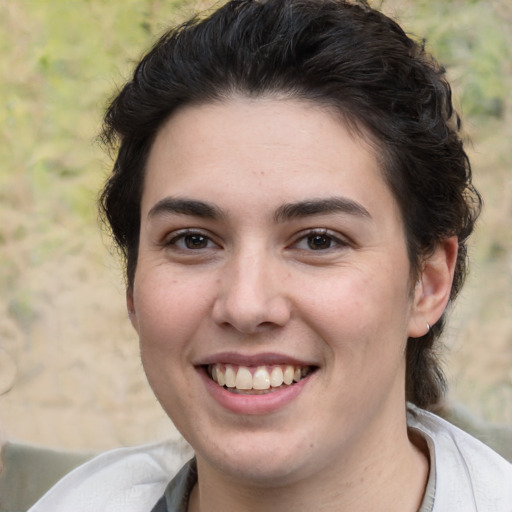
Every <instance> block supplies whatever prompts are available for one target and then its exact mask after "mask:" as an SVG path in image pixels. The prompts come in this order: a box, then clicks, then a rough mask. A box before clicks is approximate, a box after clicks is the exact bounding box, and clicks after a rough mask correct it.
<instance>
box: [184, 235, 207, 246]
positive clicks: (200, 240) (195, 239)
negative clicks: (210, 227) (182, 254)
mask: <svg viewBox="0 0 512 512" xmlns="http://www.w3.org/2000/svg"><path fill="white" fill-rule="evenodd" d="M208 241H209V240H208V238H207V237H206V236H203V235H187V236H185V237H183V243H184V244H185V247H186V248H187V249H206V247H208Z"/></svg>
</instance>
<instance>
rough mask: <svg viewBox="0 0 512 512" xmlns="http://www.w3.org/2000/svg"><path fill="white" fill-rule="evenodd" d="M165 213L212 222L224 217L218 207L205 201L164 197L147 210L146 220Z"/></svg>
mask: <svg viewBox="0 0 512 512" xmlns="http://www.w3.org/2000/svg"><path fill="white" fill-rule="evenodd" d="M167 213H174V214H178V215H192V216H194V217H201V218H203V219H212V220H218V219H221V218H223V217H224V213H223V212H222V210H221V209H220V208H219V207H217V206H215V205H213V204H210V203H207V202H205V201H198V200H195V199H185V198H179V197H165V198H164V199H162V200H160V201H158V203H156V204H155V205H154V206H153V207H152V208H151V210H149V213H148V218H150V219H151V218H153V217H156V216H158V215H165V214H167Z"/></svg>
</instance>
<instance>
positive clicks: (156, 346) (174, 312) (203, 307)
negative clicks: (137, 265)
mask: <svg viewBox="0 0 512 512" xmlns="http://www.w3.org/2000/svg"><path fill="white" fill-rule="evenodd" d="M136 284H139V286H136V288H135V295H134V303H135V310H136V312H137V322H138V325H139V329H138V332H139V337H140V343H141V350H142V351H146V352H148V351H152V352H155V354H156V353H158V354H156V355H158V356H160V355H161V354H160V353H166V354H167V353H169V352H173V353H175V352H178V351H183V350H184V347H186V346H187V343H188V342H189V341H190V339H192V338H193V336H194V333H195V332H196V331H197V330H198V329H199V328H200V326H201V325H202V323H203V322H204V321H205V318H206V316H207V312H208V308H209V307H210V306H209V304H210V302H211V301H210V300H209V298H208V293H207V289H208V287H206V286H205V283H204V281H202V282H197V280H194V279H187V280H180V279H178V278H176V277H170V276H168V275H166V274H165V272H160V273H154V274H153V275H147V276H144V275H142V274H141V277H140V280H139V283H136ZM176 355H178V354H176ZM180 355H183V354H180Z"/></svg>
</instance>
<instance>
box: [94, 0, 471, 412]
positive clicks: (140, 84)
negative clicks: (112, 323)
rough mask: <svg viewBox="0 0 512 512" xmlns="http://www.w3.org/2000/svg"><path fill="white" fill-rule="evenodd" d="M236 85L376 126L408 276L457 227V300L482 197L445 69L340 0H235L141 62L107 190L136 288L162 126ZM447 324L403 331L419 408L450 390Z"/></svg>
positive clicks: (119, 100)
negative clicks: (440, 355) (439, 348)
mask: <svg viewBox="0 0 512 512" xmlns="http://www.w3.org/2000/svg"><path fill="white" fill-rule="evenodd" d="M233 94H242V95H246V96H251V97H257V96H262V95H274V94H279V95H285V96H288V97H290V98H297V99H305V100H308V101H313V102H317V103H321V104H323V105H326V106H328V107H329V108H331V109H332V110H333V111H336V112H338V113H339V114H341V116H342V117H343V119H344V121H345V122H347V123H348V124H349V126H351V127H353V128H355V129H357V130H358V131H359V132H360V133H361V134H369V137H370V138H371V139H372V141H373V142H374V144H376V146H377V147H378V150H379V153H380V155H381V156H382V162H383V172H384V174H385V177H386V179H387V181H388V184H389V186H390V188H391V190H392V191H393V193H394V195H395V198H396V200H397V202H398V204H399V206H400V209H401V212H402V215H403V220H404V224H405V229H406V237H407V244H408V254H409V259H410V263H411V269H412V277H413V278H414V277H415V276H418V275H419V273H420V271H421V265H422V261H424V258H425V257H426V256H428V255H429V254H430V253H431V252H432V251H433V250H434V249H435V248H436V246H437V245H438V244H439V243H440V242H441V241H443V240H444V239H446V238H448V237H451V236H454V235H455V236H457V237H458V240H459V254H458V260H457V264H456V269H455V279H454V282H453V286H452V291H451V298H452V299H453V298H455V296H456V295H457V293H458V292H459V290H460V288H461V286H462V284H463V281H464V277H465V273H466V240H467V237H468V236H469V235H470V233H471V232H472V231H473V227H474V222H475V220H476V218H477V216H478V214H479V211H480V208H481V199H480V196H479V194H478V192H477V191H476V190H475V189H474V187H473V185H472V183H471V168H470V164H469V161H468V158H467V156H466V153H465V151H464V148H463V144H462V141H461V138H460V136H459V133H458V132H459V129H460V122H459V118H458V116H457V114H456V113H455V112H454V110H453V107H452V100H451V90H450V86H449V84H448V83H447V81H446V78H445V72H444V69H443V68H442V67H441V66H439V65H438V64H437V62H436V61H435V60H434V59H433V58H432V57H431V56H430V55H429V54H427V53H426V51H425V48H424V44H423V43H418V42H416V41H414V40H413V39H412V38H410V37H409V36H407V35H406V34H405V32H404V31H403V30H402V28H401V27H400V26H399V25H398V24H397V23H396V22H395V21H393V20H391V19H390V18H388V17H386V16H385V15H383V14H382V13H380V12H378V11H376V10H374V9H372V8H370V7H369V5H368V4H367V3H366V2H364V1H360V2H355V1H354V2H351V1H344V0H260V1H258V0H232V1H230V2H228V3H227V4H225V5H224V6H222V7H220V8H219V9H218V10H216V11H215V12H213V13H212V14H211V15H210V16H208V17H206V18H194V19H192V20H190V21H188V22H187V23H185V24H183V25H181V26H179V27H177V28H174V29H172V30H170V31H168V32H167V33H165V34H164V35H163V36H162V37H161V39H160V40H159V41H158V42H157V43H156V45H155V46H154V47H153V48H152V49H151V50H150V51H149V52H148V53H147V54H146V56H145V57H144V58H143V59H142V60H141V62H140V63H139V64H138V66H137V68H136V69H135V72H134V75H133V78H132V79H131V80H130V81H129V82H128V83H127V84H126V85H125V86H124V87H123V89H122V90H121V92H120V93H119V94H118V96H117V97H116V98H115V99H114V100H113V102H112V103H111V105H110V107H109V108H108V110H107V112H106V115H105V119H104V130H103V139H104V141H105V142H106V143H107V144H109V145H111V146H112V147H115V148H118V153H117V159H116V161H115V164H114V169H113V172H112V174H111V176H110V178H109V179H108V181H107V183H106V185H105V188H104V190H103V193H102V195H101V199H100V210H101V213H102V214H103V216H104V218H105V219H106V220H107V221H108V223H109V224H110V227H111V230H112V234H113V237H114V240H115V241H116V243H117V244H118V246H119V247H120V249H121V251H122V253H123V255H124V257H125V261H126V277H127V285H128V286H129V287H131V286H132V284H133V279H134V275H135V270H136V266H137V251H138V243H139V229H140V202H141V197H142V189H143V183H144V168H145V164H146V160H147V157H148V153H149V151H150V149H151V146H152V143H153V140H154V138H155V135H156V133H157V132H158V130H159V128H160V127H161V125H162V123H164V121H165V120H167V119H168V118H169V116H170V115H172V113H173V112H174V111H175V110H176V109H177V108H179V107H182V106H184V105H190V104H200V103H208V102H216V101H223V100H225V99H227V98H229V97H230V96H232V95H233ZM443 325H444V315H443V317H441V319H440V320H439V321H438V322H437V323H436V324H435V325H433V326H432V329H431V330H430V332H428V333H427V334H426V335H425V336H423V337H422V338H419V339H409V340H408V346H407V370H406V373H407V375H406V379H407V384H406V387H407V388H406V396H407V399H408V400H409V401H412V402H413V403H415V404H417V405H419V406H421V407H426V406H429V405H431V404H434V403H436V402H437V401H438V400H439V398H440V396H441V395H442V393H443V391H444V386H445V381H444V377H443V373H442V371H441V368H440V366H439V362H438V360H437V357H436V343H435V342H436V340H437V339H438V337H439V335H440V334H441V331H442V329H443Z"/></svg>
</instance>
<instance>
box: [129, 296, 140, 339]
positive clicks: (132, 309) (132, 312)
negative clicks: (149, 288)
mask: <svg viewBox="0 0 512 512" xmlns="http://www.w3.org/2000/svg"><path fill="white" fill-rule="evenodd" d="M126 308H127V309H128V317H129V318H130V322H131V323H132V325H133V328H134V329H135V330H136V331H137V332H139V323H138V321H137V313H136V312H135V301H134V298H133V287H130V288H127V290H126Z"/></svg>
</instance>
